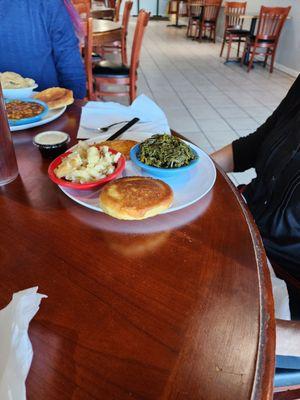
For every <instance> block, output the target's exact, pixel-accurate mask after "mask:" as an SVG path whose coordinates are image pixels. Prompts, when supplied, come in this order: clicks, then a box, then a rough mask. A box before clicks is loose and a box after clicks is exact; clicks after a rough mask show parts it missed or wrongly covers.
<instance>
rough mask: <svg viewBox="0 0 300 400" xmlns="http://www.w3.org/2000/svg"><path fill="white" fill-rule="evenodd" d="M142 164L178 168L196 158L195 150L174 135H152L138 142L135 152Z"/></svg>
mask: <svg viewBox="0 0 300 400" xmlns="http://www.w3.org/2000/svg"><path fill="white" fill-rule="evenodd" d="M137 156H138V159H139V160H140V161H141V162H143V163H144V164H147V165H151V166H153V167H159V168H179V167H183V166H184V165H189V164H190V162H191V161H192V160H194V159H196V158H197V156H196V154H195V152H194V151H193V150H192V149H191V148H190V147H189V146H188V145H187V144H185V143H184V142H183V141H182V140H180V139H178V138H177V137H175V136H171V135H167V134H163V135H153V136H151V138H149V139H146V140H145V141H144V142H142V143H141V144H140V150H139V153H138V154H137Z"/></svg>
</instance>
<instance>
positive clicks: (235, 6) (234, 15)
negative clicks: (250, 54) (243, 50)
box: [220, 1, 250, 61]
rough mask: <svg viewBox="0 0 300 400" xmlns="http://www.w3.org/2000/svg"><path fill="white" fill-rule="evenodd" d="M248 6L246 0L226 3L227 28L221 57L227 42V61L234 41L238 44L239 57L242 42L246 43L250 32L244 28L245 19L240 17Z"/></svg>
mask: <svg viewBox="0 0 300 400" xmlns="http://www.w3.org/2000/svg"><path fill="white" fill-rule="evenodd" d="M246 7H247V2H246V1H245V2H242V3H240V2H236V1H234V2H226V3H225V11H224V13H225V30H224V36H223V43H222V47H221V52H220V57H222V54H223V50H224V47H225V44H226V43H227V45H228V48H227V56H226V61H228V60H229V57H230V51H231V46H232V43H237V44H238V48H237V57H239V55H240V46H241V43H245V42H246V38H247V37H248V36H249V34H250V31H249V30H245V29H243V22H244V20H243V19H241V18H240V15H244V14H245V12H246Z"/></svg>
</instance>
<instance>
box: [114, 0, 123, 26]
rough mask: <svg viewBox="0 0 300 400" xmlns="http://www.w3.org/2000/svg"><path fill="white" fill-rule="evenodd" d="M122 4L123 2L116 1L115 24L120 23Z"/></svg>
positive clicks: (120, 0)
mask: <svg viewBox="0 0 300 400" xmlns="http://www.w3.org/2000/svg"><path fill="white" fill-rule="evenodd" d="M121 4H122V0H117V1H116V6H115V16H114V21H115V22H119V19H120V8H121Z"/></svg>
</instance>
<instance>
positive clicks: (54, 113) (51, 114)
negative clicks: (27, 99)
mask: <svg viewBox="0 0 300 400" xmlns="http://www.w3.org/2000/svg"><path fill="white" fill-rule="evenodd" d="M20 100H23V99H20ZM66 109H67V107H66V106H64V107H61V108H58V109H57V110H49V111H48V113H47V114H46V115H44V116H43V117H42V119H40V120H39V121H36V122H31V123H28V124H23V125H14V126H10V130H11V131H12V132H15V131H21V130H24V129H29V128H34V127H36V126H41V125H45V124H48V123H49V122H52V121H54V120H55V119H57V118H59V117H60V116H61V115H62V114H63V113H64V112H65V111H66Z"/></svg>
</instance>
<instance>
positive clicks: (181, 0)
mask: <svg viewBox="0 0 300 400" xmlns="http://www.w3.org/2000/svg"><path fill="white" fill-rule="evenodd" d="M173 4H175V10H173V9H172V6H173ZM180 5H182V6H185V7H187V0H170V4H169V12H168V13H169V14H170V15H171V16H172V15H174V14H175V24H169V25H167V26H169V27H170V26H171V27H174V28H183V27H185V26H186V25H185V24H179V14H180Z"/></svg>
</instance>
